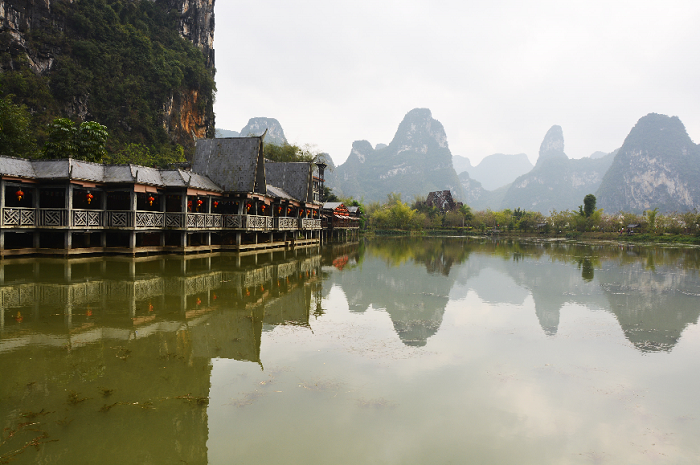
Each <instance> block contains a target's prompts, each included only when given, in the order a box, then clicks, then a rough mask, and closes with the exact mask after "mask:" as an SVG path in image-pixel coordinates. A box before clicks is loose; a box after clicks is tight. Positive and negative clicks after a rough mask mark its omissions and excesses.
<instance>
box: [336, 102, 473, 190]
mask: <svg viewBox="0 0 700 465" xmlns="http://www.w3.org/2000/svg"><path fill="white" fill-rule="evenodd" d="M337 176H338V185H337V186H332V187H333V189H334V190H338V191H339V192H342V193H343V195H348V196H354V197H356V198H361V197H364V199H365V200H366V201H374V200H379V201H383V200H384V199H385V198H386V196H387V194H389V193H391V192H396V193H401V194H403V196H404V197H403V198H404V200H411V199H413V198H415V197H417V196H427V195H428V193H429V192H433V191H442V190H450V191H452V194H453V196H454V197H455V198H456V199H458V200H462V199H463V198H464V192H463V189H462V185H461V184H460V182H459V179H458V178H457V173H455V170H454V168H453V166H452V154H451V153H450V149H449V147H448V144H447V135H446V134H445V129H444V128H443V126H442V124H441V123H440V122H439V121H437V120H436V119H433V117H432V114H431V112H430V110H428V109H427V108H416V109H413V110H411V111H410V112H408V114H406V116H405V117H404V119H403V121H402V122H401V124H399V127H398V129H397V131H396V134H395V136H394V139H393V140H392V141H391V143H390V144H389V145H388V146H383V147H380V148H376V149H375V148H373V147H372V145H371V144H370V143H369V142H367V141H356V142H354V143H353V145H352V151H351V152H350V156H349V157H348V159H347V161H346V162H345V163H344V164H342V165H340V166H339V167H338V168H337Z"/></svg>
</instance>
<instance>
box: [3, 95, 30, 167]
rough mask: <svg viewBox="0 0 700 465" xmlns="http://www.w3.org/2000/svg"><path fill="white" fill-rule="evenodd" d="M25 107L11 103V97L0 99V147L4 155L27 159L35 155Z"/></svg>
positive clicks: (28, 117) (27, 111) (28, 115)
mask: <svg viewBox="0 0 700 465" xmlns="http://www.w3.org/2000/svg"><path fill="white" fill-rule="evenodd" d="M30 121H31V115H30V114H29V110H27V106H26V105H18V104H16V103H13V101H12V95H6V96H5V97H3V98H0V147H1V148H2V151H3V152H4V154H5V155H10V156H14V157H28V156H32V155H35V153H36V140H35V139H34V137H33V133H32V131H31V129H30V127H29V126H30Z"/></svg>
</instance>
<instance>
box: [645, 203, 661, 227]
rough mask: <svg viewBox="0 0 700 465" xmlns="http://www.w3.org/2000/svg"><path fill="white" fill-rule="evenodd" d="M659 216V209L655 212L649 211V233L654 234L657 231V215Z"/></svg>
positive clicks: (655, 209)
mask: <svg viewBox="0 0 700 465" xmlns="http://www.w3.org/2000/svg"><path fill="white" fill-rule="evenodd" d="M658 214H659V208H658V207H656V208H654V209H653V210H647V211H646V215H647V224H648V225H649V232H651V233H654V232H655V231H656V215H658Z"/></svg>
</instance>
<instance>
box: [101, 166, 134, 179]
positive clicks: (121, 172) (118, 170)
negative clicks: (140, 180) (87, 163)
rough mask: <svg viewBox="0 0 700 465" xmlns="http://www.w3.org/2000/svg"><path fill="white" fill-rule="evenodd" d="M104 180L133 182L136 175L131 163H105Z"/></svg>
mask: <svg viewBox="0 0 700 465" xmlns="http://www.w3.org/2000/svg"><path fill="white" fill-rule="evenodd" d="M104 182H109V183H131V182H134V176H133V175H132V174H131V165H105V177H104Z"/></svg>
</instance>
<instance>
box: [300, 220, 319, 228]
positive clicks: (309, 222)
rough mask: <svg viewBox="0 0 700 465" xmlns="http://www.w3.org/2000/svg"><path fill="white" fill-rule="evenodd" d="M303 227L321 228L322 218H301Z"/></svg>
mask: <svg viewBox="0 0 700 465" xmlns="http://www.w3.org/2000/svg"><path fill="white" fill-rule="evenodd" d="M300 223H301V225H300V227H301V229H321V220H320V219H315V218H301V221H300Z"/></svg>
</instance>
